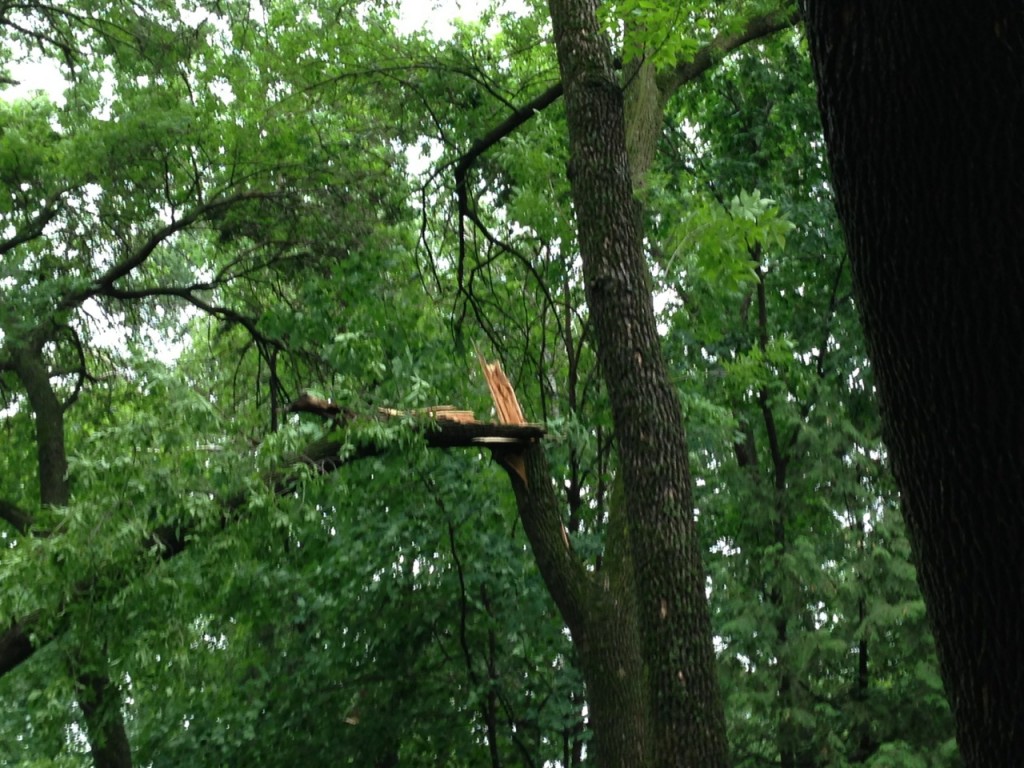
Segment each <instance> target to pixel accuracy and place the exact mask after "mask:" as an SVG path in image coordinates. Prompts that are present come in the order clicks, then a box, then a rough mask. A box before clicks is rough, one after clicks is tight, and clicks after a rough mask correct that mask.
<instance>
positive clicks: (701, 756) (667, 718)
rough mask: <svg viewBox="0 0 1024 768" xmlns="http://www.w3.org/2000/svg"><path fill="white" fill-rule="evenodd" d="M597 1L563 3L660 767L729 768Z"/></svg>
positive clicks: (673, 413)
mask: <svg viewBox="0 0 1024 768" xmlns="http://www.w3.org/2000/svg"><path fill="white" fill-rule="evenodd" d="M595 7H596V3H595V2H594V0H551V2H550V9H551V19H552V24H553V27H554V34H555V45H556V48H557V51H558V61H559V68H560V70H561V75H562V83H563V85H564V87H565V100H566V113H567V120H568V126H569V145H570V158H571V159H570V164H569V174H570V181H571V184H572V194H573V203H574V205H575V209H576V219H577V227H578V233H579V247H580V255H581V258H582V261H583V275H584V280H585V283H586V290H587V304H588V308H589V312H590V317H591V319H592V321H593V327H594V332H595V339H596V345H597V355H598V361H599V364H600V367H601V372H602V375H603V377H604V381H605V383H606V385H607V387H608V394H609V399H610V401H611V406H612V416H613V419H614V423H615V433H616V438H617V441H618V446H619V468H620V472H621V475H622V480H623V482H624V484H625V487H626V488H628V489H629V490H630V494H629V496H628V498H627V499H626V505H625V506H626V519H627V523H628V526H629V539H630V542H631V552H632V557H633V563H634V568H635V572H636V585H637V615H638V618H639V626H640V636H641V638H642V641H643V645H642V647H643V652H644V663H645V679H646V682H647V686H648V701H649V704H648V706H649V708H650V710H649V711H650V713H651V725H652V727H651V736H652V745H653V750H652V756H653V760H652V762H653V764H654V765H658V766H669V765H671V766H680V765H691V766H709V767H711V768H713V767H714V766H720V765H726V764H727V763H728V758H727V748H726V739H725V718H724V713H723V709H722V704H721V698H720V694H719V691H718V682H717V678H716V670H715V657H714V651H713V648H712V645H711V628H710V621H709V617H708V609H707V601H706V598H705V595H704V586H705V579H704V568H703V562H702V559H701V549H700V544H699V541H698V537H697V535H696V532H695V529H694V521H693V504H692V494H691V488H690V474H689V464H688V454H687V447H686V439H685V435H684V432H683V426H682V416H681V413H680V408H679V401H678V399H677V396H676V393H675V391H674V390H673V388H672V386H671V385H670V383H669V380H668V375H667V371H666V369H665V364H664V360H663V358H662V355H661V348H660V343H659V339H658V334H657V329H656V324H655V318H654V307H653V304H652V299H651V290H650V279H649V275H648V273H647V266H646V263H645V261H644V253H643V233H642V230H641V226H640V216H639V210H638V206H637V203H636V201H635V200H634V198H633V188H632V184H631V181H630V172H629V162H628V161H627V156H626V138H625V135H626V134H625V122H624V115H623V98H622V91H621V89H620V87H619V85H618V82H617V81H616V79H615V77H614V73H613V71H612V62H611V56H610V52H609V48H608V43H607V40H606V39H605V38H604V36H603V35H602V33H601V31H600V29H599V27H598V24H597V20H596V17H595Z"/></svg>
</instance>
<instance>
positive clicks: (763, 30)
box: [656, 10, 802, 100]
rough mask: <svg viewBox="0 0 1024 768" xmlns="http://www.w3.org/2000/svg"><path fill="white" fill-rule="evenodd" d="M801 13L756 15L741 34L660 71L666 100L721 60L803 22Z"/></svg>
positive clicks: (713, 43) (723, 38)
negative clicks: (744, 47) (751, 43)
mask: <svg viewBox="0 0 1024 768" xmlns="http://www.w3.org/2000/svg"><path fill="white" fill-rule="evenodd" d="M801 18H802V17H801V15H800V12H799V11H798V10H790V11H784V10H779V11H773V12H772V13H766V14H762V15H760V16H754V17H753V18H751V19H749V20H748V21H747V23H746V24H744V25H743V28H742V29H741V30H739V31H738V32H733V33H731V34H726V35H719V36H718V37H716V38H715V39H714V40H712V41H711V42H710V43H708V44H707V45H705V46H704V47H703V48H701V49H700V50H698V51H697V53H695V54H694V56H693V58H692V59H690V60H689V61H681V62H679V63H678V64H676V66H675V67H673V68H672V69H670V70H667V71H665V72H661V73H659V74H658V75H657V77H656V80H657V84H658V90H659V91H660V92H661V98H662V99H663V100H665V99H668V97H669V96H671V95H672V94H673V93H675V92H676V91H677V90H679V89H680V88H681V87H682V86H684V85H686V84H687V83H689V82H691V81H693V80H696V79H697V78H698V77H700V76H701V75H703V74H704V73H705V72H707V71H708V70H709V69H711V67H713V66H714V65H715V64H717V63H718V62H719V61H720V60H721V59H722V57H724V56H725V55H727V54H729V53H732V52H733V51H735V50H736V49H737V48H741V47H742V46H744V45H746V44H747V43H750V42H753V41H754V40H758V39H760V38H762V37H768V36H770V35H774V34H775V33H776V32H781V31H782V30H784V29H788V28H789V27H792V26H795V25H796V24H797V23H799V22H800V20H801Z"/></svg>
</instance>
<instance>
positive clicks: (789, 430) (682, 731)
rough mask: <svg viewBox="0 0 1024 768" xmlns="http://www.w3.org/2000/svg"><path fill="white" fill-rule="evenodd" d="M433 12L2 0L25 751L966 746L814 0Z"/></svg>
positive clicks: (455, 761) (643, 752)
mask: <svg viewBox="0 0 1024 768" xmlns="http://www.w3.org/2000/svg"><path fill="white" fill-rule="evenodd" d="M407 5H408V4H395V3H388V2H352V1H351V0H258V1H257V0H187V1H186V0H133V1H132V2H127V1H126V0H67V1H66V2H64V3H62V4H48V3H45V2H39V3H36V2H27V3H19V4H13V3H2V2H0V34H2V35H3V45H2V46H0V70H2V71H0V430H2V438H0V445H2V448H0V545H2V546H0V585H2V586H0V631H2V632H3V634H2V636H0V766H6V765H11V766H14V765H19V766H38V767H39V768H42V767H43V766H90V765H95V766H97V767H98V768H106V767H107V766H118V767H119V768H121V767H126V766H131V765H137V766H179V765H196V766H206V765H209V766H222V765H272V766H277V765H281V766H284V765H309V766H317V765H353V766H379V767H380V768H384V767H385V766H437V765H447V766H456V767H457V766H467V767H468V766H483V765H490V766H492V767H493V768H498V767H499V766H524V767H525V766H529V767H531V768H540V767H541V766H563V767H564V768H569V766H611V765H633V766H642V765H672V764H676V765H683V764H690V765H697V764H702V765H709V766H710V765H725V764H732V765H735V766H737V767H740V766H743V767H749V768H757V767H760V766H766V765H779V766H783V768H787V767H793V768H795V767H796V766H821V767H822V768H824V766H892V765H899V766H928V767H929V768H941V767H944V766H958V765H960V764H961V760H960V757H959V754H958V751H957V747H956V742H955V740H954V725H953V718H952V715H951V713H950V708H949V705H948V704H947V700H946V697H945V695H944V691H943V682H942V678H941V677H940V672H939V666H938V662H937V660H936V652H935V646H934V642H933V639H932V634H931V632H930V630H929V627H928V624H927V622H926V615H925V604H924V601H923V599H922V596H921V593H920V591H919V588H918V585H917V581H916V574H915V567H914V564H913V560H912V557H911V547H910V544H909V543H908V537H907V532H906V530H905V528H904V523H903V518H902V516H901V514H900V494H899V492H898V491H897V486H896V483H895V481H894V478H893V475H892V470H891V466H890V458H889V450H888V449H887V448H886V446H885V444H884V443H883V441H882V426H881V417H880V413H879V407H878V402H877V398H876V386H875V378H874V373H873V369H872V366H871V363H870V361H869V359H868V352H867V349H866V344H865V340H864V335H863V332H862V330H861V325H860V322H859V319H858V314H857V306H856V300H855V296H854V286H853V280H852V276H851V269H850V260H849V258H848V256H847V249H846V245H845V243H844V239H843V234H842V230H841V228H840V225H839V222H838V220H837V217H836V212H835V209H834V204H833V184H832V182H831V180H830V177H829V161H828V160H827V159H826V156H825V152H826V145H825V138H824V136H823V133H822V127H821V120H820V116H819V110H818V101H817V95H816V90H815V81H814V75H813V73H812V68H811V64H810V60H809V54H808V41H807V37H806V33H805V31H804V29H803V26H802V23H801V22H800V20H799V18H798V14H797V13H796V10H795V9H794V8H793V7H792V6H791V5H789V4H787V3H772V2H761V1H760V0H757V1H755V0H750V1H749V2H748V1H744V2H738V3H730V4H724V5H723V4H719V3H697V2H691V3H682V4H680V3H677V2H656V1H655V0H623V1H622V2H615V3H603V4H601V7H600V8H599V9H597V13H596V15H595V13H593V8H590V11H591V12H590V13H589V16H587V17H586V18H587V20H588V22H592V24H593V28H594V29H597V30H599V31H600V34H594V35H590V36H589V37H588V36H587V34H585V33H587V30H588V29H590V27H584V26H574V25H573V24H572V23H570V22H571V21H572V16H571V14H570V11H572V10H573V6H574V4H573V3H559V2H552V9H551V10H550V11H549V8H548V6H547V4H545V3H540V2H538V0H528V2H523V3H515V4H512V3H510V4H508V5H507V6H506V5H504V4H502V3H501V2H498V3H496V4H492V5H488V6H486V7H484V6H481V7H480V8H479V9H478V11H479V13H478V15H474V16H467V17H466V18H462V19H457V20H455V21H453V22H452V23H451V25H450V26H449V27H448V28H444V27H441V26H439V27H438V29H434V26H433V25H431V27H430V29H421V28H418V27H416V26H415V25H410V23H409V21H408V18H407V17H406V18H405V19H404V20H403V17H402V15H401V14H402V13H403V9H404V8H405V7H406V6H407ZM560 6H564V7H563V8H561V11H559V7H560ZM575 6H579V7H583V6H587V7H589V6H590V4H588V3H576V4H575ZM576 10H578V8H577V9H576ZM559 12H561V14H562V15H559ZM580 30H582V31H580ZM574 34H579V35H581V37H580V40H582V41H583V42H581V43H580V44H579V45H575V46H571V45H568V44H567V43H565V40H566V39H567V36H571V35H574ZM587 41H591V42H593V41H597V42H596V43H593V45H591V46H590V47H588V45H590V44H589V43H587ZM591 54H592V55H591ZM587 56H590V58H587ZM574 57H576V58H574ZM26 61H31V62H35V63H37V64H38V63H46V65H47V66H48V67H49V68H50V69H49V70H47V71H51V72H54V73H59V77H58V78H56V79H55V80H54V81H51V82H47V83H43V82H39V83H36V82H31V83H29V82H21V83H20V84H19V83H18V82H17V80H18V79H19V76H20V75H19V73H24V72H29V73H31V72H38V70H31V69H26V68H25V62H26ZM595 73H597V74H595ZM598 81H600V83H613V84H614V87H611V88H610V87H607V85H604V86H602V87H601V88H594V89H592V90H594V91H595V92H596V96H594V97H593V98H591V96H593V94H589V93H588V92H586V91H585V89H586V87H587V84H588V83H593V82H598ZM37 85H38V86H39V88H38V90H36V89H35V86H37ZM580 89H583V90H580ZM602 94H605V95H607V96H608V100H607V103H605V102H602V101H600V98H599V97H600V96H601V95H602ZM609 105H610V106H609ZM587 110H590V111H587ZM616 120H618V121H619V122H618V123H617V122H615V121H616ZM619 124H621V130H620V131H619V133H620V134H621V136H620V137H619V138H617V139H616V142H617V143H615V142H613V143H612V144H606V143H603V142H604V139H603V133H602V129H603V127H607V126H608V125H612V126H614V125H619ZM588 126H590V127H591V128H593V130H588ZM590 134H592V136H591V138H593V139H594V140H593V142H592V144H588V143H587V142H588V135H590ZM594 137H597V138H594ZM613 138H614V137H613ZM620 145H621V146H620ZM608 147H611V149H610V150H609V154H608V155H607V156H608V157H611V158H612V159H613V160H615V162H614V163H613V164H612V165H607V164H604V165H602V164H601V158H602V157H604V155H602V154H601V152H602V151H603V150H604V149H607V148H608ZM612 150H614V151H612ZM616 153H617V154H616ZM616 158H617V159H616ZM609 168H611V170H608V169H609ZM623 185H625V186H623ZM622 189H624V190H626V195H625V197H623V196H622V195H620V194H619V193H618V192H617V191H616V190H622ZM615 210H620V211H623V210H625V211H627V212H628V216H626V217H625V219H624V220H625V221H626V224H627V225H629V226H630V227H632V228H631V229H629V230H628V232H627V233H626V234H627V235H629V237H631V238H632V240H631V241H630V242H631V243H632V244H633V245H634V246H635V248H634V250H635V255H636V259H634V261H633V262H629V264H627V262H626V260H625V256H623V261H622V262H617V261H615V260H614V259H617V258H618V255H617V254H620V253H625V250H623V249H619V248H617V247H616V248H606V250H607V251H608V253H604V252H603V251H601V247H602V243H604V244H606V245H607V244H608V243H612V242H613V241H614V240H613V239H614V238H617V237H619V236H622V235H623V230H622V229H621V228H617V227H612V226H611V225H609V226H608V228H607V231H604V230H602V229H601V226H603V225H605V224H607V223H608V222H610V221H611V219H610V218H608V217H606V215H605V214H604V213H601V211H615ZM614 242H617V241H614ZM631 252H632V251H631ZM595 253H596V254H597V256H592V254H595ZM601 259H605V261H604V262H602V261H601ZM623 265H626V266H623ZM627 267H628V269H627ZM634 268H635V269H634ZM602 270H604V271H602ZM629 270H632V271H629ZM616 345H618V346H616ZM616 352H619V353H621V354H619V355H618V357H616V356H615V354H614V353H616ZM478 355H479V356H482V357H483V358H484V359H486V360H496V361H500V364H501V366H502V367H503V369H504V372H505V373H506V374H507V376H508V379H509V381H510V382H511V385H512V386H514V388H515V393H516V396H517V397H518V402H519V404H520V405H521V407H522V411H523V415H524V417H525V420H526V421H527V422H531V423H536V424H539V425H543V428H538V429H537V430H536V432H532V433H530V435H529V440H528V441H526V442H523V441H521V440H520V439H519V436H518V433H515V432H514V431H513V432H502V431H501V430H500V429H490V428H488V429H487V430H484V431H485V432H486V437H487V438H488V439H487V440H481V439H476V440H473V441H469V440H468V439H467V440H466V441H465V442H471V443H472V444H470V445H458V446H454V445H453V444H452V443H444V442H443V441H442V440H440V439H439V438H438V437H437V436H438V434H440V433H442V432H443V431H444V426H443V424H442V422H441V421H440V420H439V419H438V418H437V412H436V411H434V410H431V409H433V408H436V407H437V406H441V405H444V406H452V407H455V408H458V409H466V410H471V411H473V412H474V413H476V414H477V416H478V417H479V419H480V420H481V421H482V422H485V423H486V424H492V423H494V424H496V423H497V422H498V421H499V415H498V414H496V413H495V414H492V401H491V396H490V394H489V390H488V385H487V382H486V381H485V378H484V376H483V375H482V374H481V371H480V368H479V366H478V362H477V360H478ZM633 359H636V360H637V361H638V362H637V368H636V370H635V371H634V370H633V369H629V370H627V369H626V368H623V369H622V370H623V372H622V375H621V376H619V375H615V374H614V373H610V371H614V370H615V368H614V366H615V365H620V364H621V365H624V366H627V368H628V366H629V364H630V363H629V361H631V360H633ZM648 363H649V364H650V365H649V366H648ZM645 398H646V399H645ZM310 403H319V404H321V405H320V406H318V407H312V406H310ZM665 425H668V426H667V427H666V426H665ZM509 435H513V437H509ZM652 435H654V436H653V437H652ZM475 436H476V437H480V436H479V435H475ZM663 437H664V440H663ZM645 446H646V448H645ZM650 477H666V478H669V477H670V478H674V479H672V481H671V482H672V483H674V484H668V485H665V486H663V487H662V486H658V485H657V484H656V483H654V481H651V480H649V479H648V478H650ZM652 483H654V484H652ZM648 498H650V499H653V500H654V501H652V502H651V503H650V504H647V502H646V501H643V500H645V499H648ZM666 499H667V501H666ZM638 500H640V501H638ZM662 503H664V506H663V507H662V506H658V505H659V504H662ZM674 680H677V681H678V685H677V684H676V683H674V682H673V681H674ZM704 704H710V706H709V707H706V708H705V707H704ZM687 708H689V709H687ZM691 710H696V714H693V712H692V711H691ZM686 712H690V713H691V714H690V715H689V716H687V718H683V717H680V713H686ZM682 720H686V722H687V725H686V726H685V727H684V726H680V725H679V722H681V721H682ZM701 734H705V735H701ZM706 734H717V735H714V737H713V738H712V737H710V736H708V737H706ZM726 734H727V735H728V741H727V743H726ZM672 750H681V752H672ZM673 755H674V756H675V757H673ZM679 755H686V756H687V759H688V760H693V761H695V760H697V759H698V757H697V756H701V755H703V756H705V757H704V758H701V759H702V760H705V761H704V762H693V761H691V762H684V761H682V760H681V759H676V758H678V757H679Z"/></svg>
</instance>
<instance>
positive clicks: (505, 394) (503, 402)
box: [476, 352, 526, 424]
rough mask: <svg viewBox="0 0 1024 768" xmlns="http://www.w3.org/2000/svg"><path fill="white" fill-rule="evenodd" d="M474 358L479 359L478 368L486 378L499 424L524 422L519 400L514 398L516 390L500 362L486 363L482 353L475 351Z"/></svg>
mask: <svg viewBox="0 0 1024 768" xmlns="http://www.w3.org/2000/svg"><path fill="white" fill-rule="evenodd" d="M476 359H477V360H479V361H480V369H481V370H482V371H483V372H484V378H485V379H487V387H488V388H489V389H490V390H491V399H492V400H493V401H494V409H495V410H496V411H497V412H498V423H499V424H525V423H526V419H524V418H523V409H522V408H520V407H519V400H517V399H516V391H515V390H514V389H512V383H511V382H510V381H509V380H508V376H506V375H505V372H504V371H503V370H501V363H488V362H487V361H486V360H484V357H483V355H481V354H480V353H479V352H477V353H476Z"/></svg>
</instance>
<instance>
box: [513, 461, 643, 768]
mask: <svg viewBox="0 0 1024 768" xmlns="http://www.w3.org/2000/svg"><path fill="white" fill-rule="evenodd" d="M523 458H524V460H525V467H526V477H527V478H528V484H524V483H523V481H522V478H521V477H520V476H519V475H518V474H517V473H516V472H515V471H514V470H511V469H510V470H509V479H510V480H511V481H512V487H513V489H514V490H515V493H516V501H517V503H518V507H519V516H520V518H521V519H522V521H523V530H524V531H525V532H526V536H527V538H529V540H530V546H531V547H532V549H533V553H534V557H535V558H536V560H537V565H538V568H539V570H540V573H541V576H542V577H543V579H544V582H545V584H546V585H547V587H548V591H549V592H550V593H551V596H552V598H553V599H554V601H555V604H556V605H557V606H558V609H559V612H560V613H561V615H562V618H563V620H564V621H565V623H566V625H567V626H568V627H569V631H570V633H571V634H572V639H573V643H574V644H575V646H576V651H577V653H578V655H579V663H580V669H581V671H582V673H583V680H584V682H585V683H586V687H587V707H588V711H589V717H590V725H591V728H592V730H593V732H594V744H593V747H594V753H596V754H594V757H596V760H595V763H596V765H597V766H599V768H637V767H638V766H643V765H645V760H646V754H647V750H648V747H649V736H648V734H649V713H648V711H647V699H646V697H645V695H644V689H643V685H642V680H643V658H642V656H641V650H640V634H639V630H638V629H637V620H636V605H635V600H634V598H633V592H632V589H631V587H632V584H631V582H632V579H631V574H630V573H629V572H628V567H629V562H628V559H627V556H628V552H623V551H616V548H615V546H614V545H613V544H609V547H608V548H607V549H606V556H605V566H604V568H603V569H602V570H601V571H600V572H599V573H597V574H596V575H595V574H593V573H591V572H589V571H587V570H586V569H585V568H584V567H583V565H582V563H581V562H580V560H579V559H578V558H577V556H576V554H575V553H574V552H573V550H572V548H571V546H570V544H569V538H568V535H567V532H566V531H565V528H564V527H563V526H562V523H561V516H560V515H559V513H558V502H557V497H556V495H555V490H554V488H553V487H552V484H551V471H550V469H549V468H548V463H547V459H546V457H545V454H544V448H543V446H541V445H540V444H535V445H531V446H530V447H529V448H527V449H526V451H525V453H524V455H523ZM614 512H615V510H613V514H614ZM613 521H614V518H613ZM611 525H615V526H616V527H624V526H622V525H621V521H620V522H613V523H612V524H610V526H611ZM608 536H609V539H611V540H613V541H617V542H618V545H619V546H620V547H621V546H622V544H624V541H623V539H624V537H625V535H624V533H623V532H621V531H612V530H609V531H608Z"/></svg>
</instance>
